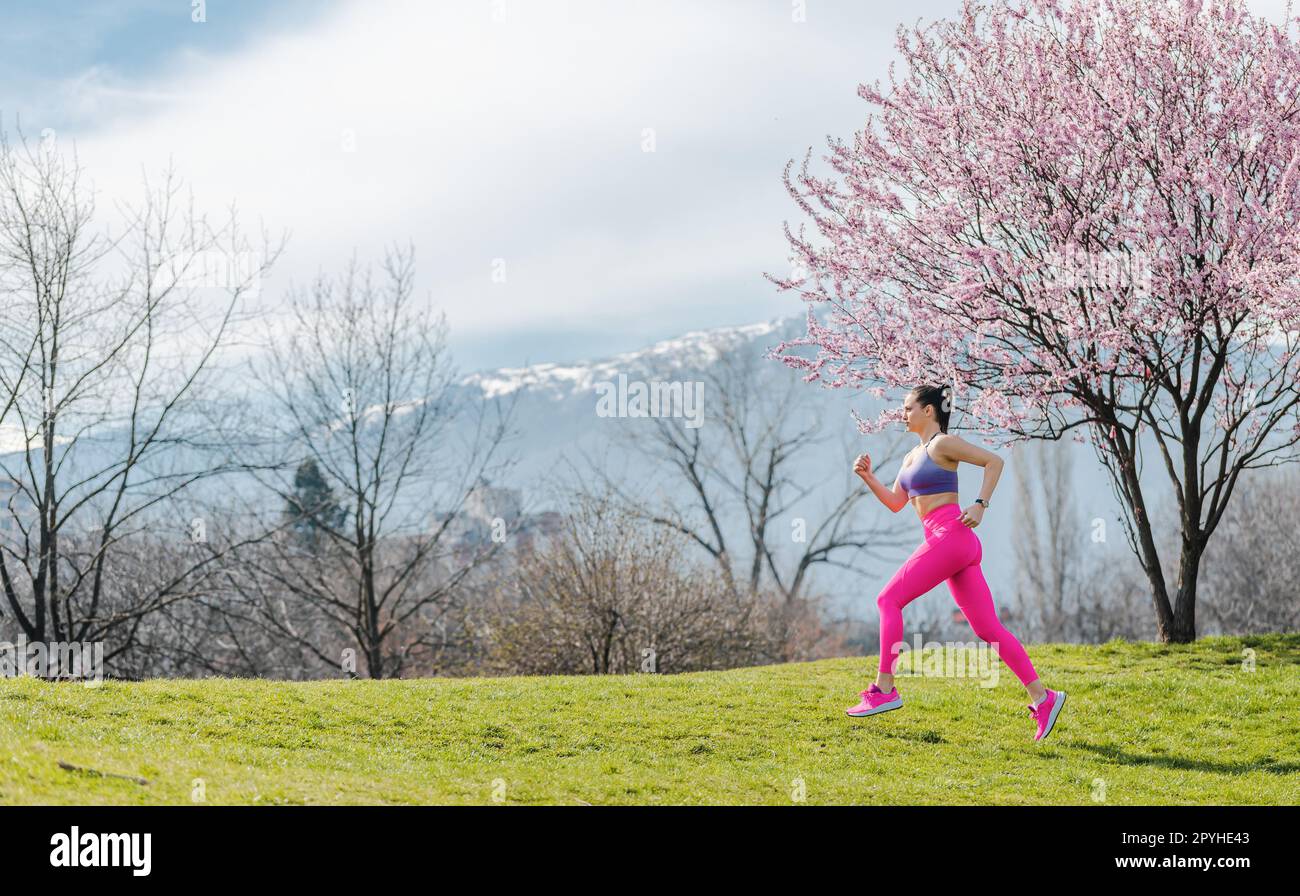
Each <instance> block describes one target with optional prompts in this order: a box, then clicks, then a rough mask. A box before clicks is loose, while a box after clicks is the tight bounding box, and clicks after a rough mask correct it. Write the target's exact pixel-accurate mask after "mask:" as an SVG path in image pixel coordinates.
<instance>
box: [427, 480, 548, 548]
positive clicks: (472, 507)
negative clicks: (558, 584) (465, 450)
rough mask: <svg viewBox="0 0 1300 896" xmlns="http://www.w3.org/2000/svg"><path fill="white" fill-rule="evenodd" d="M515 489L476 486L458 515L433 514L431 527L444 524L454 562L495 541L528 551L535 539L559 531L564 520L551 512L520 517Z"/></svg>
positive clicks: (521, 505)
mask: <svg viewBox="0 0 1300 896" xmlns="http://www.w3.org/2000/svg"><path fill="white" fill-rule="evenodd" d="M522 507H523V500H522V496H521V493H520V491H519V489H517V488H505V487H501V486H494V485H491V484H490V483H486V482H485V483H483V484H481V485H476V486H475V487H474V488H473V489H472V490H471V491H470V493H469V494H468V495H467V496H466V498H465V504H464V506H463V507H462V509H461V511H460V513H457V514H453V513H451V512H449V511H446V512H441V513H435V514H434V515H433V520H432V523H433V525H434V526H435V527H437V526H440V525H442V524H443V523H444V522H447V523H448V525H447V529H446V531H445V533H444V536H443V537H444V538H446V539H447V540H448V542H449V543H450V544H451V545H452V547H453V548H454V550H455V553H456V556H457V559H458V561H464V560H468V559H469V558H470V557H472V556H473V554H474V552H475V551H476V550H478V549H480V548H481V547H482V546H483V545H485V544H487V543H489V542H491V541H493V540H494V537H495V538H498V539H500V538H503V539H504V540H505V542H506V543H507V545H508V546H509V547H513V548H529V547H532V546H533V545H534V544H535V543H536V539H537V538H538V537H549V536H553V535H555V534H556V533H557V532H559V531H560V527H561V525H562V524H563V521H564V517H563V515H562V514H560V513H558V512H557V511H554V510H545V511H541V512H538V513H524V512H523V511H522V509H521V508H522Z"/></svg>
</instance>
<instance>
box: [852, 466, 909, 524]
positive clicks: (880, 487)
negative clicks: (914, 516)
mask: <svg viewBox="0 0 1300 896" xmlns="http://www.w3.org/2000/svg"><path fill="white" fill-rule="evenodd" d="M864 459H865V462H864ZM853 471H854V472H855V473H857V474H858V475H859V476H860V477H862V481H863V482H865V483H866V484H867V487H868V488H870V489H871V492H872V494H874V495H875V496H876V497H877V498H879V499H880V503H881V504H884V505H885V506H886V507H888V508H889V509H890V510H891V511H892V512H894V513H898V511H900V510H902V509H903V508H904V507H906V506H907V504H908V498H907V492H905V491H903V490H902V489H900V488H899V487H898V480H899V478H900V477H901V476H902V475H903V471H902V470H901V469H900V470H899V471H898V476H895V477H894V486H893V488H885V484H884V483H883V482H881V481H880V480H879V479H877V478H876V474H875V472H874V471H873V470H872V469H871V459H870V458H869V457H867V455H865V454H861V455H858V460H857V463H855V464H854V467H853Z"/></svg>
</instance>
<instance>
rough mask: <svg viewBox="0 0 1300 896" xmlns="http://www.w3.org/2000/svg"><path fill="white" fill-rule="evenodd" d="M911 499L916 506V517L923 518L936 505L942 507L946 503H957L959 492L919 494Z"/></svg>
mask: <svg viewBox="0 0 1300 896" xmlns="http://www.w3.org/2000/svg"><path fill="white" fill-rule="evenodd" d="M909 500H910V502H911V504H912V506H913V507H915V508H916V518H917V519H919V520H923V519H925V515H926V514H927V513H929V512H930V511H931V510H934V509H935V508H936V507H941V506H943V505H944V504H955V503H957V493H956V492H939V493H937V494H934V495H917V496H916V497H915V498H911V499H909Z"/></svg>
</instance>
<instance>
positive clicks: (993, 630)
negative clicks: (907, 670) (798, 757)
mask: <svg viewBox="0 0 1300 896" xmlns="http://www.w3.org/2000/svg"><path fill="white" fill-rule="evenodd" d="M960 517H961V507H960V505H958V504H956V503H953V504H940V505H939V506H938V507H936V508H934V509H933V510H931V511H930V512H929V513H927V514H926V515H925V518H924V519H922V520H921V525H922V526H923V527H924V529H925V541H923V542H921V544H920V546H919V547H917V549H916V550H915V551H913V552H912V556H911V557H908V558H907V562H905V563H904V564H903V565H902V567H900V568H899V570H898V572H896V573H894V577H893V578H892V579H890V580H889V583H888V584H887V585H885V587H884V590H882V591H881V592H880V596H879V597H878V598H876V606H877V607H879V608H880V671H881V672H884V673H886V674H892V673H893V671H894V666H895V665H896V664H897V663H898V654H899V645H900V643H901V642H902V641H903V607H905V606H907V605H908V604H910V603H911V602H912V601H914V600H916V599H917V598H918V597H920V596H921V595H922V594H925V593H926V592H928V591H929V590H930V589H931V588H934V587H935V586H937V585H938V584H939V583H940V582H942V581H944V580H945V579H946V580H947V582H948V590H949V591H951V592H952V597H953V600H955V601H956V602H957V606H958V607H960V608H961V611H962V614H963V615H964V616H965V617H966V621H967V622H969V623H970V627H971V629H972V630H974V632H975V635H976V637H978V638H980V639H981V640H983V641H987V642H988V643H989V644H990V645H992V647H993V652H994V653H996V654H997V655H998V657H999V658H1000V659H1001V660H1002V662H1004V663H1006V664H1007V666H1008V667H1009V668H1010V669H1011V671H1012V672H1014V673H1015V675H1016V678H1019V679H1020V682H1021V684H1025V685H1027V684H1029V682H1031V681H1033V680H1034V679H1035V678H1037V677H1038V673H1037V672H1035V671H1034V664H1033V663H1031V662H1030V661H1029V654H1027V653H1025V648H1024V647H1023V646H1022V645H1021V643H1020V642H1019V641H1017V640H1016V636H1015V635H1013V634H1011V632H1009V631H1007V630H1006V628H1005V627H1004V626H1003V625H1002V623H1001V622H999V621H998V614H997V611H996V610H994V609H993V595H992V594H990V593H989V586H988V583H987V582H985V581H984V573H983V572H982V571H981V570H980V560H982V559H983V558H984V546H983V545H981V544H980V540H979V538H978V537H977V536H976V535H975V530H974V529H972V528H970V527H969V526H967V525H965V524H964V523H962V521H961V519H960Z"/></svg>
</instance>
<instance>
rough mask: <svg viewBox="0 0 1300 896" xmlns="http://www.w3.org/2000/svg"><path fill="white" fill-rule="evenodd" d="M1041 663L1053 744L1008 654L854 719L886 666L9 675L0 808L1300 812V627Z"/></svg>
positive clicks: (1064, 650) (1057, 656) (917, 686)
mask: <svg viewBox="0 0 1300 896" xmlns="http://www.w3.org/2000/svg"><path fill="white" fill-rule="evenodd" d="M1245 648H1250V649H1252V650H1253V651H1254V661H1255V669H1254V671H1246V670H1245V669H1244V668H1243V665H1242V659H1243V655H1244V654H1243V651H1244V649H1245ZM1030 653H1031V655H1032V657H1033V659H1034V663H1035V666H1036V667H1037V668H1038V671H1039V672H1040V674H1042V676H1043V679H1044V681H1045V682H1046V683H1047V684H1048V685H1049V686H1051V687H1055V688H1058V689H1060V690H1065V691H1066V692H1067V693H1068V694H1069V702H1068V703H1067V704H1066V708H1065V710H1064V713H1063V715H1062V716H1061V720H1060V721H1059V722H1058V724H1057V727H1056V730H1055V731H1054V732H1053V733H1052V736H1051V737H1050V738H1048V739H1047V740H1045V741H1042V742H1040V743H1035V742H1034V741H1033V740H1032V736H1033V731H1034V728H1033V721H1032V719H1031V718H1030V717H1029V713H1028V711H1027V710H1026V709H1025V704H1026V702H1027V700H1026V695H1025V692H1024V689H1023V688H1021V686H1020V685H1019V683H1018V682H1017V681H1016V680H1015V678H1014V676H1012V675H1011V673H1010V671H1009V670H1008V669H1006V667H1005V666H999V667H998V671H999V673H1000V675H999V679H1000V680H999V683H998V685H997V686H996V687H992V688H988V687H982V686H981V684H980V680H979V679H977V678H972V677H967V678H958V677H933V676H920V677H902V676H900V677H899V678H898V684H899V688H900V690H901V692H902V693H903V698H904V700H905V705H904V707H903V708H902V709H901V710H898V711H895V712H889V713H884V714H882V715H879V716H875V717H871V718H866V719H850V718H848V717H847V716H845V714H844V708H845V707H846V706H848V705H850V704H851V703H853V702H855V701H856V699H857V697H856V692H857V691H859V690H861V689H862V688H864V687H866V685H867V683H868V682H869V681H870V677H869V676H870V675H871V674H872V671H873V670H874V668H875V660H874V658H865V657H859V658H851V659H835V660H823V661H821V662H815V663H796V664H789V665H781V666H766V667H757V668H749V669H735V670H731V671H726V672H703V673H693V674H685V675H628V676H565V677H560V676H555V677H544V678H480V679H420V680H407V681H384V682H375V681H342V680H341V681H326V682H270V681H257V680H241V679H205V680H155V681H148V682H142V683H122V682H105V683H104V684H102V685H101V686H100V687H98V688H87V687H85V686H83V685H80V684H69V683H50V682H42V681H39V680H35V679H32V678H28V677H23V678H7V679H0V803H9V804H12V803H26V804H32V803H38V804H40V803H73V804H105V803H121V804H144V803H182V804H188V803H191V802H195V801H196V800H195V799H193V798H192V795H193V794H194V793H195V788H196V785H195V783H194V782H195V779H201V780H202V791H203V800H202V801H203V802H205V803H207V804H228V803H258V804H274V803H326V804H332V803H457V804H489V805H490V804H493V803H496V802H504V803H534V804H536V803H545V804H551V803H560V804H581V803H590V804H593V805H600V804H610V803H624V804H629V803H631V804H642V803H664V804H683V803H694V804H699V803H708V804H719V803H723V804H727V803H746V804H748V803H769V804H778V805H790V804H791V803H792V802H797V801H798V800H797V799H796V798H797V796H798V795H799V793H800V792H802V795H803V800H802V801H803V802H806V803H808V804H907V803H916V804H1075V805H1099V804H1110V805H1115V804H1177V805H1190V804H1215V805H1229V804H1296V803H1297V802H1300V634H1291V635H1269V636H1259V637H1247V638H1206V639H1203V640H1201V641H1199V642H1197V643H1195V644H1191V645H1181V646H1170V645H1161V644H1152V643H1144V642H1139V643H1130V642H1124V641H1113V642H1111V643H1108V644H1104V645H1100V646H1074V645H1035V646H1032V647H1031V648H1030ZM903 656H904V657H908V653H907V652H905V653H904V654H903ZM61 760H62V761H64V762H66V763H70V764H72V765H75V766H80V767H82V768H85V769H95V770H99V771H102V772H109V773H113V774H119V775H132V776H140V777H143V778H145V779H147V780H148V783H147V784H140V783H137V782H134V781H129V780H125V779H119V778H112V777H103V776H99V775H95V774H93V773H92V772H89V771H69V770H65V769H63V768H61V767H60V766H59V762H60V761H61ZM800 782H802V783H800Z"/></svg>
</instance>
